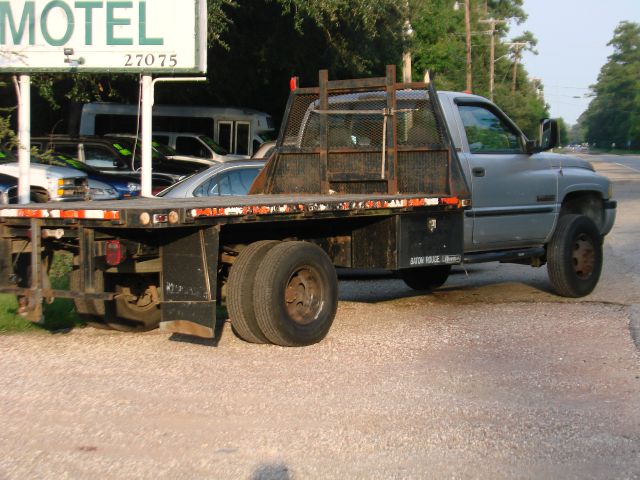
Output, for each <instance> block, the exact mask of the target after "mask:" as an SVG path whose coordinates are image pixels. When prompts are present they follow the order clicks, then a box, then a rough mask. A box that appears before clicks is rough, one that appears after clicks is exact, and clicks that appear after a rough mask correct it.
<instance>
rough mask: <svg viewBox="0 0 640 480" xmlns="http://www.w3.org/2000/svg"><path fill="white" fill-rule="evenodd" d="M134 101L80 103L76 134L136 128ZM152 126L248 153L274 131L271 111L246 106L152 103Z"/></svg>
mask: <svg viewBox="0 0 640 480" xmlns="http://www.w3.org/2000/svg"><path fill="white" fill-rule="evenodd" d="M138 125H139V109H138V105H128V104H123V103H110V102H93V103H86V104H85V105H83V107H82V116H81V118H80V132H79V133H80V135H104V134H107V133H136V132H139V129H138ZM153 130H154V131H165V132H192V133H193V132H195V133H203V134H205V135H208V136H210V137H212V138H213V139H214V140H215V141H216V143H217V144H218V145H220V146H221V147H223V148H224V149H225V150H227V151H228V152H229V153H233V154H237V155H249V156H250V155H252V154H253V152H254V150H256V149H257V148H258V147H259V146H260V145H261V144H262V143H263V142H264V141H266V140H270V139H271V138H272V137H273V136H274V135H275V126H274V124H273V119H272V117H271V115H269V114H267V113H264V112H259V111H257V110H251V109H248V108H226V107H201V106H189V105H184V106H181V105H154V107H153Z"/></svg>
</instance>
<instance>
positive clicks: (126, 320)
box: [105, 274, 160, 332]
mask: <svg viewBox="0 0 640 480" xmlns="http://www.w3.org/2000/svg"><path fill="white" fill-rule="evenodd" d="M107 281H108V285H109V286H110V287H111V289H112V290H111V289H110V291H114V292H115V293H116V294H117V297H116V298H115V300H112V301H110V302H106V309H105V322H106V324H107V325H109V327H111V328H113V329H114V330H119V331H121V332H146V331H149V330H153V329H155V328H158V325H160V306H159V304H158V289H157V285H158V284H159V282H158V275H157V274H145V275H119V274H116V275H109V276H108V278H107Z"/></svg>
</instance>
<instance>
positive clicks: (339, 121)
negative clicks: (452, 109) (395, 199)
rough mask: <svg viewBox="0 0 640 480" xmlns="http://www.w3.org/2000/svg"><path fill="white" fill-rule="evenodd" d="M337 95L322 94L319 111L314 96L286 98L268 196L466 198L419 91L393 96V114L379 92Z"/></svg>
mask: <svg viewBox="0 0 640 480" xmlns="http://www.w3.org/2000/svg"><path fill="white" fill-rule="evenodd" d="M344 91H346V89H343V90H335V91H332V90H329V92H328V103H327V107H326V108H325V109H324V110H323V109H322V107H321V105H320V98H319V94H318V93H315V92H317V90H316V91H315V92H314V90H312V89H308V90H304V91H298V92H293V94H292V97H291V99H290V103H289V109H288V116H287V121H286V124H284V125H283V131H282V132H281V137H280V142H281V143H280V144H279V145H278V150H277V151H278V157H279V158H277V162H276V163H277V166H276V171H275V172H274V173H273V175H272V184H271V187H272V189H271V192H270V193H321V191H325V193H327V192H326V189H327V188H330V189H331V190H333V191H335V192H336V193H352V194H358V193H362V194H368V193H396V191H395V185H396V184H397V188H398V190H397V193H428V194H433V193H439V194H448V193H451V192H450V188H449V187H450V185H453V186H454V187H455V188H454V190H456V191H466V188H465V185H464V180H463V179H462V176H461V174H460V171H459V168H458V169H456V167H457V165H453V166H451V165H449V161H450V160H451V161H453V162H454V163H456V162H457V156H456V155H455V152H454V153H452V155H453V158H452V159H449V150H448V149H449V146H448V143H447V140H446V139H445V135H446V132H444V131H443V130H442V128H444V126H443V125H440V124H439V121H438V118H439V117H438V116H437V114H436V105H434V103H433V102H432V101H431V98H430V93H429V91H428V90H427V89H413V90H396V91H395V92H394V94H395V106H394V108H393V109H390V108H389V107H388V105H387V104H388V94H387V92H386V87H382V86H380V87H379V88H372V89H370V90H368V91H362V90H360V91H358V92H355V93H336V92H344ZM323 135H326V136H323ZM394 153H395V154H397V158H396V157H394ZM325 155H326V157H325ZM323 158H326V162H327V164H326V175H327V176H326V178H321V177H320V172H321V171H322V169H321V165H320V162H321V161H322V159H323ZM394 162H397V169H394ZM450 168H452V169H453V170H450ZM449 175H452V177H453V178H451V180H450V179H449ZM390 176H394V177H395V178H393V177H390ZM326 182H328V183H326ZM323 189H324V190H323ZM392 190H393V191H392Z"/></svg>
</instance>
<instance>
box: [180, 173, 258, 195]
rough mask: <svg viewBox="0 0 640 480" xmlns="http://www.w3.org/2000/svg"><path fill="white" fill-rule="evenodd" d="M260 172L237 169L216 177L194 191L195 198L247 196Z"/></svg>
mask: <svg viewBox="0 0 640 480" xmlns="http://www.w3.org/2000/svg"><path fill="white" fill-rule="evenodd" d="M258 172H260V169H259V168H253V167H252V168H237V169H234V170H231V171H227V172H223V173H221V174H220V175H215V176H213V177H211V178H209V179H208V180H206V181H205V182H203V183H202V184H200V185H199V186H198V188H196V189H195V190H194V191H193V196H194V197H210V196H213V195H246V194H247V192H249V188H251V184H252V183H253V181H254V180H255V178H256V176H257V175H258Z"/></svg>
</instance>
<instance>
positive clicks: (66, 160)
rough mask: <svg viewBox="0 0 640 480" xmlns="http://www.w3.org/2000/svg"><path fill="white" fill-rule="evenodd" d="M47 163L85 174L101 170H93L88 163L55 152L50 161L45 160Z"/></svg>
mask: <svg viewBox="0 0 640 480" xmlns="http://www.w3.org/2000/svg"><path fill="white" fill-rule="evenodd" d="M45 162H46V163H50V164H52V165H58V166H60V167H71V168H75V169H76V170H80V171H81V172H85V173H97V172H98V171H99V170H98V169H97V168H93V167H92V166H91V165H87V164H86V163H83V162H81V161H80V160H77V159H75V158H71V157H69V156H68V155H65V154H64V153H57V152H54V153H52V154H51V159H50V160H45Z"/></svg>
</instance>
